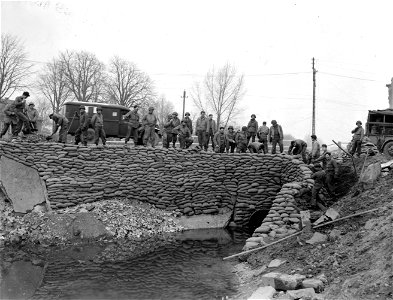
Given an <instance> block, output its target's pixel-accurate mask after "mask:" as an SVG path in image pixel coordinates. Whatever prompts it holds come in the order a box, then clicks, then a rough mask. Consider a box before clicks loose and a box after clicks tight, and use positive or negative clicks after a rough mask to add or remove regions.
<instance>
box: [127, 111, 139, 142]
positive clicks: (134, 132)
mask: <svg viewBox="0 0 393 300" xmlns="http://www.w3.org/2000/svg"><path fill="white" fill-rule="evenodd" d="M124 119H125V120H127V121H128V129H127V136H126V139H125V143H126V144H127V142H128V141H129V140H130V137H132V139H133V141H134V146H136V145H137V144H138V128H139V114H138V105H134V110H130V111H129V112H128V113H127V114H126V115H125V116H124Z"/></svg>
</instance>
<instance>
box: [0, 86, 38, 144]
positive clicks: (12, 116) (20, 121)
mask: <svg viewBox="0 0 393 300" xmlns="http://www.w3.org/2000/svg"><path fill="white" fill-rule="evenodd" d="M28 97H30V94H29V92H23V94H22V95H21V96H18V97H16V98H15V101H14V102H12V103H8V104H7V105H6V106H5V108H4V122H3V129H2V130H1V132H0V138H2V137H3V135H5V134H6V133H7V131H8V129H9V128H10V127H11V134H12V136H13V137H16V136H18V135H19V133H20V132H21V131H22V130H23V132H24V133H25V134H29V133H32V132H34V131H37V119H38V111H37V110H36V109H35V107H34V106H35V105H34V103H29V105H28V106H27V107H26V99H27V98H28Z"/></svg>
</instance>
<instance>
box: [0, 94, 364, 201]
mask: <svg viewBox="0 0 393 300" xmlns="http://www.w3.org/2000/svg"><path fill="white" fill-rule="evenodd" d="M29 96H30V94H29V92H24V93H23V94H22V95H21V96H18V97H16V99H15V101H14V102H12V103H10V104H7V105H6V107H5V109H4V116H5V119H4V124H3V129H2V131H1V133H0V138H1V137H2V136H3V135H4V134H5V133H6V132H7V131H8V129H9V127H11V133H12V136H14V137H15V136H17V135H18V134H19V133H20V132H21V131H23V132H24V133H25V134H29V133H31V132H33V131H36V130H37V123H36V122H37V118H38V111H37V110H36V109H35V108H34V103H29V104H28V105H27V107H26V99H27V98H28V97H29ZM138 110H139V107H138V106H137V105H135V106H134V107H133V109H132V110H130V111H129V112H128V113H127V114H126V115H125V116H124V119H125V121H126V122H127V123H128V130H127V135H126V138H125V143H126V144H127V143H128V142H129V140H130V139H133V142H134V145H135V146H136V145H144V146H147V145H148V142H150V144H151V145H152V146H153V147H154V146H155V145H156V144H157V142H158V141H156V133H157V132H158V129H157V127H158V124H157V122H158V119H157V117H156V115H155V114H154V107H149V109H148V113H147V114H145V115H144V116H143V117H142V118H141V117H140V115H139V113H138ZM76 115H78V119H79V124H78V128H77V130H76V132H75V144H79V143H81V144H82V145H84V146H86V145H87V136H88V134H87V132H88V129H89V128H90V127H92V128H93V129H94V133H95V137H94V142H95V144H96V145H98V143H99V139H101V140H102V144H103V145H105V144H106V134H105V130H104V119H103V115H102V107H97V108H96V113H95V114H94V115H93V117H92V118H91V119H90V118H89V116H88V115H87V113H86V108H85V106H83V105H81V106H80V107H79V114H77V113H75V116H76ZM49 118H50V119H52V120H53V122H54V126H53V131H52V134H51V136H49V137H47V139H51V137H52V136H53V135H54V134H55V133H56V132H57V131H58V130H59V129H60V131H59V139H58V142H59V143H67V134H68V131H69V126H70V122H69V120H68V119H67V118H66V117H65V116H63V115H61V114H60V113H51V114H50V115H49ZM72 121H73V120H72ZM72 121H71V122H72ZM193 132H194V131H193V122H192V120H191V118H190V113H188V112H186V113H185V115H184V118H183V119H182V120H180V119H179V116H178V113H177V112H173V113H172V114H169V115H168V116H167V119H166V121H165V122H164V124H163V131H162V145H163V147H164V148H169V147H171V146H172V147H173V148H176V143H177V141H179V144H180V148H181V149H186V148H189V147H190V146H191V145H192V143H193V136H192V133H193ZM352 134H353V138H352V146H351V149H350V154H351V155H354V154H355V153H356V154H357V155H358V156H360V154H361V144H362V140H363V137H364V129H363V127H362V122H361V121H357V122H356V128H355V129H354V130H352ZM195 135H196V136H197V137H198V143H199V145H198V146H197V147H199V149H200V150H205V151H208V148H209V143H210V142H211V146H212V150H213V151H215V152H218V153H224V152H226V153H228V152H230V153H234V152H235V150H236V152H238V153H244V152H247V151H249V152H251V153H264V154H266V153H269V146H268V144H269V143H270V144H271V145H272V148H271V153H272V154H275V153H276V150H277V149H276V148H277V145H278V146H279V151H280V153H283V152H284V145H283V140H284V134H283V130H282V127H281V125H279V124H278V123H277V121H276V120H272V121H271V126H270V128H269V127H268V126H267V125H266V122H263V123H262V126H260V127H259V126H258V122H257V120H256V115H255V114H252V115H251V119H250V121H249V122H248V125H247V126H243V127H242V128H241V130H237V131H235V130H234V127H233V126H228V129H227V130H225V127H223V126H220V127H219V128H217V124H216V121H215V120H214V119H213V115H212V114H209V115H208V116H207V117H206V113H205V112H204V111H201V113H200V116H199V118H198V119H197V121H196V126H195ZM311 140H312V145H311V152H308V151H307V143H306V142H305V141H303V140H301V139H295V140H293V141H291V143H290V146H289V149H288V154H290V155H294V156H298V157H299V158H301V159H302V160H303V162H304V163H306V164H308V165H309V166H310V168H311V169H312V170H313V171H314V174H313V175H312V178H313V179H314V181H315V184H314V187H313V191H312V201H311V205H312V206H317V205H319V207H321V206H320V205H321V203H318V202H317V198H318V194H319V192H320V191H321V189H322V188H323V187H326V189H327V191H328V192H329V194H330V195H331V196H333V197H335V196H336V193H335V183H336V180H337V178H338V165H337V161H336V160H335V159H334V158H333V157H332V155H331V153H330V152H329V151H328V150H327V146H326V145H325V144H322V147H321V146H320V144H319V142H318V140H317V136H316V135H314V134H313V135H311ZM321 148H322V151H321Z"/></svg>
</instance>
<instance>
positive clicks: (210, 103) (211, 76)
mask: <svg viewBox="0 0 393 300" xmlns="http://www.w3.org/2000/svg"><path fill="white" fill-rule="evenodd" d="M243 89H244V76H243V75H239V76H238V75H237V71H236V68H235V67H234V66H231V65H230V64H229V63H227V64H226V65H225V66H223V67H222V68H220V69H218V71H215V70H214V69H212V70H210V71H209V72H208V73H207V74H206V77H205V79H204V81H203V83H202V85H200V84H199V83H196V84H195V85H194V88H193V91H192V93H191V98H192V100H193V102H194V104H195V106H196V107H198V108H199V109H200V110H206V111H207V110H211V111H212V112H214V114H215V115H216V116H217V125H222V126H227V124H228V122H229V120H230V119H231V118H233V117H235V116H236V114H238V113H239V107H238V104H239V102H240V101H241V99H242V97H243V95H244V91H243ZM203 96H205V99H206V101H205V102H204V101H203V98H202V97H203ZM206 108H207V109H206Z"/></svg>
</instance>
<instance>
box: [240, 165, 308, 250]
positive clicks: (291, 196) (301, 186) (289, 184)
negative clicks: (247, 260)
mask: <svg viewBox="0 0 393 300" xmlns="http://www.w3.org/2000/svg"><path fill="white" fill-rule="evenodd" d="M296 165H297V167H296ZM283 171H285V172H284V173H283V178H284V181H283V186H282V187H281V190H280V191H279V192H278V193H277V195H276V196H275V198H274V200H273V202H272V206H271V208H270V210H269V214H268V215H267V216H266V217H265V218H264V220H263V222H262V225H261V226H260V227H258V228H257V229H256V230H255V231H254V233H253V236H252V237H251V238H250V239H248V240H247V243H246V246H245V248H246V249H247V248H253V247H255V246H258V245H259V244H260V242H261V241H262V240H263V238H267V237H270V238H282V237H284V236H287V235H289V234H292V233H295V232H296V231H298V230H299V229H301V217H300V211H299V208H298V207H297V205H296V204H297V202H298V201H297V199H298V198H299V197H301V195H302V194H303V193H305V192H306V191H309V190H310V189H311V188H312V186H313V184H314V180H313V179H311V174H312V172H311V171H310V169H309V168H308V167H306V166H305V165H304V164H303V162H301V161H299V160H292V162H291V164H288V165H287V166H286V168H284V170H283ZM298 172H300V173H302V174H303V181H297V178H299V177H298V176H297V175H296V174H297V173H298ZM247 244H248V245H247Z"/></svg>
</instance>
